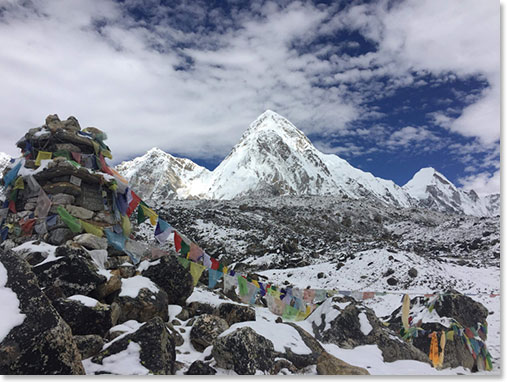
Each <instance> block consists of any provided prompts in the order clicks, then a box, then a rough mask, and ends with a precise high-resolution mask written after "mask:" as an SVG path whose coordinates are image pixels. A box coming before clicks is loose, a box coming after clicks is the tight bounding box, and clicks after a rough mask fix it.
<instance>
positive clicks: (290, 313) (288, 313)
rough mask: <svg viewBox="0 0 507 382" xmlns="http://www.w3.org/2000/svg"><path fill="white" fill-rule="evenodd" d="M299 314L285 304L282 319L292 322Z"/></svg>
mask: <svg viewBox="0 0 507 382" xmlns="http://www.w3.org/2000/svg"><path fill="white" fill-rule="evenodd" d="M298 313H299V310H297V309H296V308H293V307H292V306H290V305H288V304H286V305H285V308H284V309H283V314H282V317H283V319H284V320H287V321H294V320H295V319H296V317H297V315H298Z"/></svg>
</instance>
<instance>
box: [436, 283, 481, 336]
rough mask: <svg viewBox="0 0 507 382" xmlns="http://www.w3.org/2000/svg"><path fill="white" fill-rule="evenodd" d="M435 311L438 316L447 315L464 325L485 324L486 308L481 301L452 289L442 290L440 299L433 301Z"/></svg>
mask: <svg viewBox="0 0 507 382" xmlns="http://www.w3.org/2000/svg"><path fill="white" fill-rule="evenodd" d="M435 311H436V312H437V314H438V315H439V316H440V317H449V318H452V319H454V320H456V321H458V322H459V323H460V324H461V325H463V326H465V327H473V326H476V325H477V323H479V322H480V323H481V324H483V325H486V319H487V317H488V310H487V309H486V307H485V306H484V305H482V304H481V303H479V302H477V301H475V300H473V299H472V298H470V297H468V296H465V295H463V294H461V293H459V292H458V291H456V290H454V289H448V290H446V291H445V292H444V295H443V296H442V299H439V300H437V301H436V302H435Z"/></svg>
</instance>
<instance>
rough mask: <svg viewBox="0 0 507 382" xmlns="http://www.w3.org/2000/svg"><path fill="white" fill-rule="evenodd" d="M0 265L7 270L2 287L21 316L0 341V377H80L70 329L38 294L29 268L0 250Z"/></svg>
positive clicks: (81, 367) (78, 357)
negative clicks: (16, 302)
mask: <svg viewBox="0 0 507 382" xmlns="http://www.w3.org/2000/svg"><path fill="white" fill-rule="evenodd" d="M0 262H1V263H2V265H3V266H4V267H5V269H6V270H7V283H6V286H7V288H10V289H12V291H13V292H14V293H15V294H16V296H17V298H18V300H19V309H20V312H21V313H22V314H24V315H25V318H24V321H23V323H22V324H20V325H18V326H16V327H14V328H13V329H11V331H10V332H9V333H8V334H7V335H6V336H5V337H4V339H3V340H2V342H0V374H4V375H5V374H23V375H33V374H38V375H41V374H46V375H47V374H84V369H83V365H82V363H81V355H80V354H79V351H78V349H77V347H76V343H75V342H74V340H73V338H72V332H71V329H70V327H69V326H68V325H67V324H66V323H65V321H64V320H63V319H62V318H61V317H60V315H59V314H58V313H57V311H56V310H55V309H54V308H53V306H52V305H51V302H50V301H49V299H48V298H47V297H46V296H45V295H44V293H42V291H41V289H40V287H39V284H38V283H37V278H36V277H35V275H34V274H33V272H32V271H31V270H30V266H29V265H28V264H27V263H26V262H25V261H24V260H22V259H20V258H19V257H18V256H16V255H15V254H13V253H9V252H2V251H0Z"/></svg>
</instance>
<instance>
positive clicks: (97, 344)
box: [74, 334, 104, 359]
mask: <svg viewBox="0 0 507 382" xmlns="http://www.w3.org/2000/svg"><path fill="white" fill-rule="evenodd" d="M74 341H75V342H76V345H77V348H78V350H79V353H81V358H83V359H85V358H90V357H91V356H94V355H95V354H97V353H98V352H99V351H101V350H102V346H104V340H103V339H102V337H101V336H99V335H97V334H88V335H85V336H74Z"/></svg>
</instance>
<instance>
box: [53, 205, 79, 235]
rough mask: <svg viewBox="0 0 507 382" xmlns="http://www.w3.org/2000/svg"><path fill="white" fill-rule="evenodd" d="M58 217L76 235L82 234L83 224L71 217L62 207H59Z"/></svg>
mask: <svg viewBox="0 0 507 382" xmlns="http://www.w3.org/2000/svg"><path fill="white" fill-rule="evenodd" d="M56 211H57V212H58V215H60V218H61V219H62V220H63V222H64V223H65V224H66V225H67V227H69V229H70V230H71V231H72V232H74V233H80V232H81V231H82V230H83V228H82V227H81V223H80V221H79V220H78V219H76V218H75V217H74V216H72V215H70V214H69V213H68V212H67V210H66V209H65V208H63V207H62V206H58V208H57V209H56Z"/></svg>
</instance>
